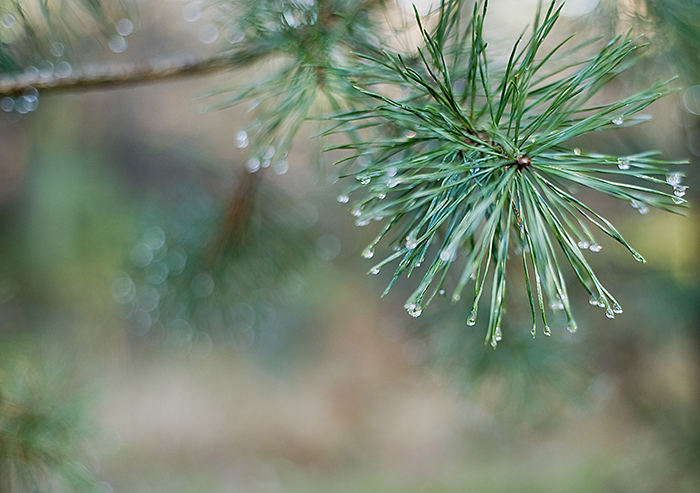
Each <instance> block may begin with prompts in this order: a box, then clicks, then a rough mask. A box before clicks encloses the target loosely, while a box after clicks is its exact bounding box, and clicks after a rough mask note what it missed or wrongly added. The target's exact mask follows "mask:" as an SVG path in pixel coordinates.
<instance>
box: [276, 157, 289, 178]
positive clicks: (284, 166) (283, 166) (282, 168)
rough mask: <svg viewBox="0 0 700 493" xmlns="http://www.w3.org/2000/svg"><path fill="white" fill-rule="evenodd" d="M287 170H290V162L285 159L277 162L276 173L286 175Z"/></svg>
mask: <svg viewBox="0 0 700 493" xmlns="http://www.w3.org/2000/svg"><path fill="white" fill-rule="evenodd" d="M287 171H289V163H287V161H286V160H284V159H283V160H282V161H279V162H278V163H276V164H275V174H276V175H284V174H285V173H286V172H287Z"/></svg>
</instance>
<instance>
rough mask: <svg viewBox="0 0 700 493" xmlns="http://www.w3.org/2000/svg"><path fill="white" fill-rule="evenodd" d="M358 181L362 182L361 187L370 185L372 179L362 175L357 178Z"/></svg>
mask: <svg viewBox="0 0 700 493" xmlns="http://www.w3.org/2000/svg"><path fill="white" fill-rule="evenodd" d="M357 181H359V182H360V185H369V182H371V181H372V178H370V177H369V176H367V175H362V176H358V177H357Z"/></svg>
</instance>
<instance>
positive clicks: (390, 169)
mask: <svg viewBox="0 0 700 493" xmlns="http://www.w3.org/2000/svg"><path fill="white" fill-rule="evenodd" d="M398 172H399V169H398V168H397V167H396V166H389V167H388V168H387V169H386V171H385V172H384V174H385V175H386V176H387V177H388V178H392V177H394V176H396V173H398Z"/></svg>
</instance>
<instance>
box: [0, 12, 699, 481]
mask: <svg viewBox="0 0 700 493" xmlns="http://www.w3.org/2000/svg"><path fill="white" fill-rule="evenodd" d="M392 5H393V4H392ZM137 7H138V8H137V9H134V10H133V11H132V12H129V16H128V19H130V22H131V23H132V28H133V29H122V31H123V32H121V31H120V33H121V34H124V33H126V34H124V35H123V36H122V37H121V39H122V40H125V42H126V43H122V42H121V41H119V40H116V41H115V38H114V37H112V38H109V37H107V38H106V39H105V41H104V42H101V41H100V42H96V41H95V40H94V39H89V38H88V39H82V40H80V39H78V40H76V41H75V43H76V50H77V51H79V52H80V50H81V49H82V53H83V57H84V58H83V59H82V63H84V64H89V63H94V62H100V63H103V62H104V63H128V62H134V61H141V60H157V59H161V58H166V57H169V56H174V55H181V54H188V55H189V54H197V55H206V54H207V53H213V52H214V50H215V49H216V47H217V46H218V45H217V43H216V42H220V41H221V40H217V39H216V38H217V36H216V35H214V34H213V32H212V30H211V27H209V26H212V24H210V22H211V19H208V18H207V12H208V11H207V10H206V9H205V5H204V4H203V2H201V1H192V2H187V1H185V0H159V1H149V2H146V1H142V2H137ZM421 8H425V9H427V7H425V6H422V7H421ZM535 8H536V2H534V1H522V0H520V1H516V0H501V1H496V0H493V1H491V2H490V7H489V18H488V33H487V36H488V37H489V39H493V48H494V49H495V50H498V49H500V47H501V46H502V47H503V50H504V53H507V50H509V49H510V45H511V43H512V42H513V40H514V39H515V38H517V36H518V35H519V34H520V32H521V31H522V29H523V28H524V26H525V25H526V24H527V23H528V22H530V20H531V19H532V18H533V16H534V11H535ZM198 9H199V12H200V14H198V13H197V12H198ZM389 9H390V12H391V14H392V15H394V16H401V15H403V14H402V13H401V12H402V10H400V9H397V8H395V7H392V6H390V7H389ZM136 12H138V14H137V13H136ZM565 14H566V15H565V16H564V18H563V20H562V23H561V25H560V26H559V27H558V35H565V34H568V33H571V32H574V31H577V32H580V33H581V40H583V39H587V38H588V37H590V36H593V35H596V34H599V35H601V36H604V37H607V38H609V37H610V36H611V35H613V34H614V33H617V32H624V31H626V30H627V29H630V28H633V29H635V30H638V31H639V32H646V33H647V34H648V41H650V42H651V46H650V47H649V49H648V52H649V56H648V57H647V58H645V59H644V60H643V61H642V62H641V63H640V64H639V65H637V66H636V67H634V68H633V69H631V70H630V71H629V72H628V73H626V74H625V76H624V77H622V78H620V79H619V80H616V81H615V82H614V83H613V84H611V86H610V88H609V91H610V92H609V94H606V97H610V98H613V97H616V96H619V95H621V94H628V93H630V92H632V91H634V90H635V89H639V88H641V87H644V86H646V85H649V83H650V82H651V81H655V80H658V79H662V78H667V77H669V76H671V75H673V74H678V75H679V78H678V79H677V81H676V82H675V84H676V86H677V87H678V88H679V89H680V90H679V91H678V92H676V93H675V94H673V95H671V96H669V97H667V98H665V99H664V100H663V101H661V102H660V103H657V104H655V105H654V106H652V107H651V108H650V111H649V113H650V114H652V116H653V120H652V121H651V122H649V123H647V124H645V125H643V126H640V127H634V128H628V129H621V130H620V131H616V132H608V133H600V134H596V136H595V139H589V140H585V141H581V142H577V143H575V144H576V145H578V146H580V147H581V148H583V149H587V150H591V151H598V152H609V153H613V154H620V155H624V154H629V153H632V152H638V151H641V150H647V149H658V150H660V151H662V153H663V156H664V158H667V159H688V160H689V161H690V164H689V165H688V166H687V168H686V170H685V172H686V178H685V179H684V183H685V184H687V185H689V187H690V188H689V189H688V194H687V197H688V198H689V200H690V202H691V204H693V205H692V206H691V208H690V209H689V210H688V212H687V214H686V215H685V216H676V215H671V214H668V213H664V212H660V211H654V210H652V211H649V212H648V213H647V214H642V215H640V214H639V213H638V211H635V210H634V209H631V208H630V207H629V205H628V204H623V203H616V202H615V201H613V200H609V199H608V198H603V197H601V198H596V197H592V198H591V197H589V198H588V200H589V201H590V202H591V203H593V204H595V205H596V207H597V210H598V211H599V212H601V213H603V215H605V216H606V217H607V218H608V219H610V220H611V221H612V222H613V223H615V224H616V225H617V227H618V229H619V230H620V232H621V233H622V234H623V235H624V236H625V237H626V239H627V240H628V241H629V242H630V243H631V244H632V245H634V246H635V248H636V249H637V250H638V251H639V252H640V253H641V254H642V255H644V256H645V257H646V259H647V264H646V265H641V264H639V263H637V262H635V261H634V260H633V258H631V256H629V255H628V254H627V253H626V251H624V249H623V248H622V247H620V246H619V245H615V244H613V243H612V242H607V243H606V242H604V241H603V240H601V242H602V245H603V252H602V253H601V254H598V255H591V257H592V258H591V263H592V265H593V266H594V268H595V269H596V272H598V273H599V276H600V277H601V281H602V282H603V283H604V284H605V285H606V286H607V287H608V289H609V290H610V291H611V292H612V293H613V294H614V295H615V296H616V297H617V299H618V300H619V302H620V304H621V305H622V307H623V308H624V314H622V315H619V316H617V317H616V318H615V319H614V320H608V319H606V318H605V317H604V316H603V314H602V312H601V311H600V310H597V309H595V308H592V307H590V306H588V302H587V296H586V295H585V293H584V292H583V290H582V289H579V288H578V287H577V286H576V285H575V281H576V280H575V278H574V276H573V275H571V276H570V277H569V279H568V280H569V284H570V289H571V292H572V303H573V305H574V308H575V313H576V315H577V318H578V321H579V330H578V332H577V333H575V334H570V333H568V332H567V331H566V330H564V327H565V324H566V321H565V320H564V319H562V320H559V321H557V320H556V317H555V318H554V321H553V323H552V327H553V334H552V336H551V337H550V338H545V337H542V336H541V334H538V335H537V337H536V338H534V339H532V337H531V336H530V334H529V330H530V315H529V308H528V305H527V298H526V296H525V295H524V291H523V294H522V296H520V297H519V296H518V293H517V292H516V291H517V290H518V288H519V287H520V286H517V287H516V288H514V289H513V296H512V299H511V300H509V305H508V310H509V311H508V314H507V319H506V320H507V323H506V325H505V326H504V339H503V341H502V342H501V343H500V344H499V346H498V349H497V350H496V351H494V350H493V349H492V348H491V347H490V346H485V345H484V344H483V338H484V330H485V327H483V326H482V324H477V325H476V326H474V327H468V326H467V325H466V323H465V321H466V318H467V316H468V311H469V308H470V307H467V306H466V304H465V306H462V305H459V304H458V305H453V304H451V303H449V302H448V300H446V299H444V300H437V301H436V302H434V303H433V305H431V307H430V309H429V310H427V311H426V313H424V314H423V316H421V317H420V318H418V319H414V318H412V317H410V316H408V315H407V314H406V311H405V310H404V308H403V303H404V301H405V298H406V297H407V296H408V294H409V293H410V292H411V291H412V288H413V285H412V283H411V280H408V281H406V280H402V281H401V282H399V283H398V284H397V285H396V286H395V288H393V290H392V292H391V293H390V294H389V295H388V296H386V297H384V298H380V296H381V294H382V292H383V290H384V288H385V287H386V285H387V283H388V282H389V280H390V279H391V276H390V274H389V273H388V272H386V273H385V272H381V273H379V274H378V275H366V272H367V270H368V269H369V268H370V267H371V265H370V262H369V261H367V260H365V259H363V258H362V257H361V256H360V252H362V250H363V249H364V247H365V246H366V245H367V244H368V243H369V242H370V241H371V240H372V238H373V237H374V236H375V235H376V234H377V233H378V231H379V230H378V229H377V227H378V224H377V225H370V226H368V227H365V228H357V227H355V225H354V218H353V217H352V216H351V214H349V204H344V203H339V201H338V200H337V197H338V195H340V194H342V193H344V182H343V180H342V179H341V180H340V181H338V179H337V174H338V173H337V172H336V171H334V169H333V167H332V166H331V164H332V163H331V162H329V161H332V157H331V156H326V157H325V158H322V159H321V160H320V163H319V160H318V158H317V157H316V156H317V151H318V144H317V143H314V142H312V140H311V138H310V137H311V135H312V134H313V132H314V131H315V127H314V125H309V126H308V127H303V128H302V130H301V131H300V134H299V135H298V137H297V139H296V143H295V145H294V147H293V148H292V151H291V153H290V154H289V156H288V158H287V160H286V161H285V162H284V163H283V164H280V163H277V164H275V165H274V166H270V167H269V168H267V169H265V170H261V171H260V172H258V173H255V174H253V173H249V172H247V171H246V167H247V166H248V168H249V167H250V166H249V155H248V154H247V148H248V141H247V136H246V135H243V134H241V133H240V132H241V130H242V129H243V128H244V127H245V126H246V125H247V124H248V123H249V121H250V120H251V118H252V116H251V115H252V114H254V106H255V101H253V103H252V104H251V103H250V102H245V103H243V104H242V105H239V106H237V107H234V108H232V109H227V110H222V111H211V112H208V111H206V109H207V106H208V105H209V98H206V97H203V96H204V95H205V94H207V93H209V92H210V91H212V90H216V89H217V88H230V87H231V86H233V85H235V84H244V83H245V82H250V80H254V77H256V74H254V73H252V71H249V72H241V73H237V74H231V73H224V74H219V75H216V76H212V77H207V78H198V79H182V80H174V81H171V82H167V83H159V84H151V85H144V86H135V87H128V88H122V89H114V90H110V91H97V92H74V93H67V94H60V95H59V94H55V95H47V96H40V97H39V104H38V107H37V108H35V111H31V112H26V111H25V112H21V111H17V110H16V108H15V109H14V110H13V109H12V108H10V109H9V111H3V113H2V114H0V149H1V151H0V353H2V354H1V357H0V386H1V388H2V392H1V393H0V433H2V434H0V475H2V476H4V477H3V478H2V480H3V481H4V483H3V486H1V487H0V488H5V489H0V491H34V490H33V489H31V488H34V487H35V488H41V487H45V486H46V485H52V486H53V487H54V491H74V490H75V489H77V486H76V485H82V486H81V487H85V488H86V489H88V490H90V489H92V490H96V491H104V492H110V491H115V492H134V493H156V492H164V493H165V492H168V493H180V492H212V493H217V492H282V491H284V492H287V491H291V492H296V491H298V492H316V491H318V492H322V491H323V492H330V491H332V492H356V491H363V492H365V491H366V492H427V491H434V492H452V491H455V492H456V491H496V492H498V491H504V492H505V491H525V492H528V491H531V492H542V491H556V492H587V491H612V492H617V491H619V492H627V491H634V492H646V491H648V492H656V491H688V492H690V491H699V490H700V473H699V471H698V468H697V464H698V462H699V460H700V415H698V412H697V409H698V405H699V404H700V366H699V364H700V363H699V362H700V359H699V356H700V326H699V322H700V255H699V253H700V229H699V228H700V222H699V218H698V213H697V206H696V204H697V203H698V199H699V197H698V195H697V189H698V186H697V185H698V181H699V179H698V173H697V172H696V171H697V170H696V165H697V163H698V161H699V160H700V117H699V116H698V115H700V85H699V84H700V75H699V74H700V59H698V53H700V5H698V4H697V2H693V1H691V0H687V1H685V0H663V1H661V0H659V1H654V2H652V1H651V0H649V1H648V2H631V1H628V2H613V1H610V0H608V1H605V0H600V1H595V0H581V1H572V2H569V5H568V6H567V9H566V10H565ZM3 22H4V21H3ZM3 25H4V28H5V29H9V28H8V27H7V25H6V23H4V24H3ZM127 27H128V26H127ZM122 28H124V25H122ZM0 29H2V27H0ZM127 31H129V32H128V33H127ZM584 37H585V38H584ZM212 38H214V39H212ZM231 42H232V41H231ZM95 43H97V44H98V45H99V46H95ZM696 48H697V49H696ZM56 66H58V65H56ZM3 110H5V108H3ZM263 171H264V173H263ZM252 189H255V190H256V193H255V194H250V193H248V192H249V191H250V190H252ZM251 196H252V197H253V198H250V197H251ZM246 200H252V201H254V206H252V208H251V207H250V204H247V203H246V202H245V201H246ZM241 210H245V211H249V210H251V211H253V212H251V213H250V214H251V217H250V218H249V221H250V222H249V223H248V225H247V230H246V231H247V232H246V235H245V240H244V241H243V240H242V241H231V240H230V238H232V237H236V234H237V230H236V228H237V227H238V226H237V225H238V224H239V223H238V222H236V220H235V219H236V217H237V216H236V214H239V213H240V211H241ZM212 258H213V259H215V260H216V262H214V263H212V262H211V259H212ZM212 265H214V266H216V267H215V268H213V269H212V268H211V266H212ZM513 274H514V275H513V276H512V279H513V280H512V283H513V284H514V285H516V284H518V283H522V281H520V280H519V276H520V275H521V274H520V273H519V272H515V271H514V272H513ZM521 291H522V290H521ZM576 300H578V301H576ZM13 447H14V448H13ZM24 449H26V450H27V451H29V452H30V453H29V455H31V454H34V455H31V456H32V457H34V458H35V459H31V460H29V459H28V462H27V464H24V463H20V462H21V461H20V462H17V463H15V462H12V460H13V459H11V457H13V455H12V451H13V450H14V451H17V450H24ZM3 454H4V455H3ZM3 461H4V462H3ZM32 461H34V462H32ZM54 463H55V464H63V465H61V466H60V470H59V471H58V476H59V477H60V478H59V479H52V477H51V474H53V473H52V472H51V471H52V469H51V467H52V466H51V464H54ZM47 464H48V465H47ZM23 468H25V469H23ZM32 468H34V469H32ZM22 470H26V471H36V472H35V473H31V474H34V475H35V477H36V484H34V485H31V482H29V483H21V484H20V482H19V481H20V480H19V479H17V478H19V477H20V476H21V474H20V472H21V471H22ZM18 471H20V472H18ZM12 478H15V479H12ZM13 481H15V482H14V483H13ZM0 482H2V481H0ZM12 484H14V487H13V486H12ZM8 485H9V486H8ZM42 485H43V486H42ZM25 488H26V489H25ZM42 491H43V490H42Z"/></svg>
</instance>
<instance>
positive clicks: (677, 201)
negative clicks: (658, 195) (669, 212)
mask: <svg viewBox="0 0 700 493" xmlns="http://www.w3.org/2000/svg"><path fill="white" fill-rule="evenodd" d="M683 202H685V200H683V199H682V198H680V197H673V203H674V204H677V205H679V204H682V203H683Z"/></svg>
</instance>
